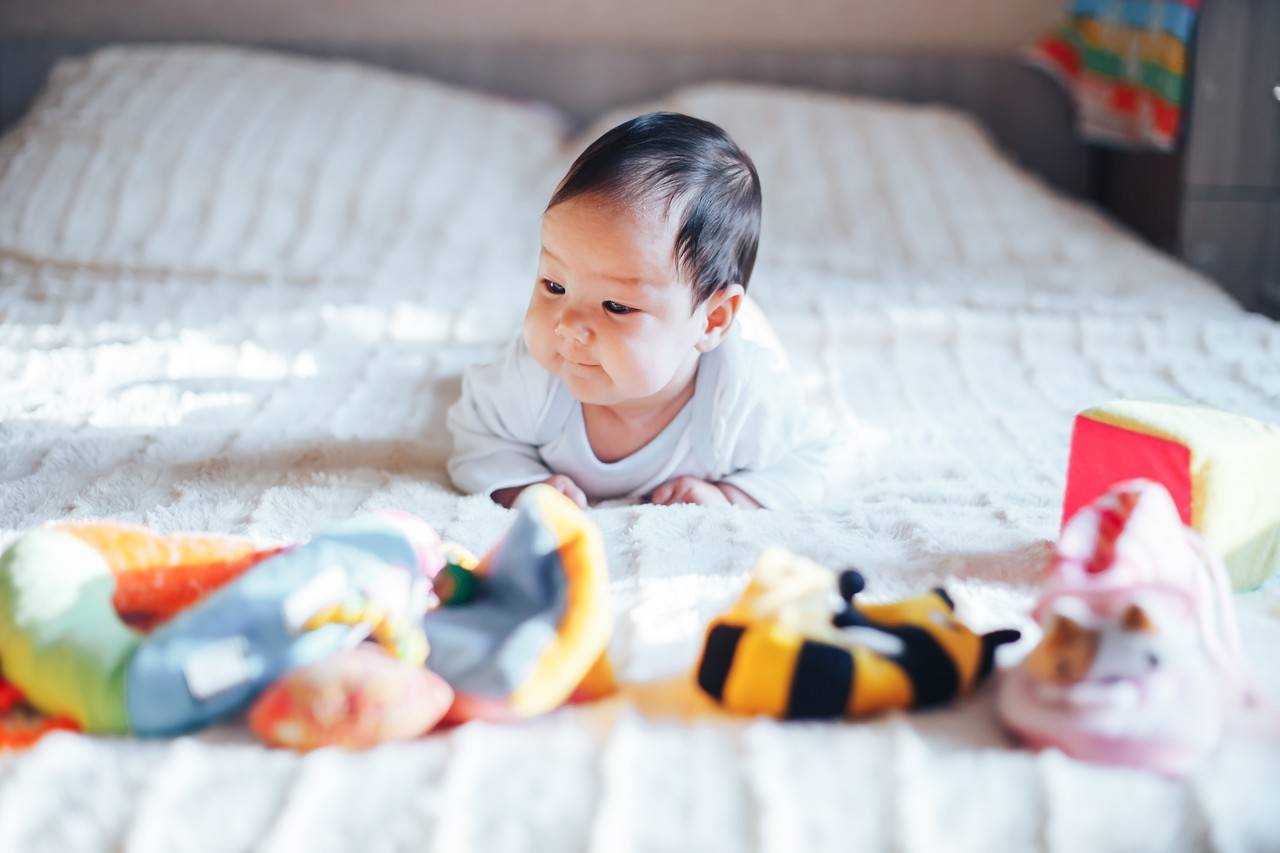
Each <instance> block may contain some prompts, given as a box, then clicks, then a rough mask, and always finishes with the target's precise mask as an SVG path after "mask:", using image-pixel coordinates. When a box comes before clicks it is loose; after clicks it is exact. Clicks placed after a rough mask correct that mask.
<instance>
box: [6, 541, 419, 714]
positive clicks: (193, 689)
mask: <svg viewBox="0 0 1280 853" xmlns="http://www.w3.org/2000/svg"><path fill="white" fill-rule="evenodd" d="M121 527H125V526H121ZM106 530H107V526H105V525H103V526H100V527H99V529H97V530H96V531H95V532H94V533H93V534H92V535H84V529H79V530H73V529H64V528H59V527H56V526H55V527H46V528H40V529H37V530H34V531H31V532H29V533H27V534H25V535H24V536H22V537H20V538H19V539H18V540H17V541H16V542H14V543H13V544H12V545H11V546H10V547H9V548H8V549H7V550H6V551H5V552H4V553H3V555H0V669H2V670H3V674H4V677H5V678H7V679H8V680H9V681H11V682H12V683H13V685H14V686H15V687H16V688H17V689H19V690H20V691H21V692H22V693H23V694H24V695H25V697H26V699H27V701H28V702H29V703H30V704H31V705H32V707H34V708H35V709H37V710H38V711H40V712H42V713H44V714H46V715H49V716H53V717H65V718H68V719H70V720H72V721H73V722H74V723H75V724H76V725H77V726H79V727H80V728H82V729H83V730H85V731H87V732H104V733H123V732H134V733H137V734H144V735H160V734H174V733H178V732H183V731H189V730H191V729H194V728H198V727H200V726H202V725H205V724H207V723H210V722H212V721H214V720H217V719H220V718H222V717H225V716H227V715H229V714H232V713H235V712H238V711H240V710H243V709H244V708H245V707H246V706H247V705H248V703H249V702H250V701H251V700H252V699H253V698H254V697H255V696H256V695H257V693H258V692H259V691H260V690H261V689H262V688H263V687H265V686H267V685H268V684H270V683H271V682H272V681H274V680H275V679H276V678H277V677H279V676H280V675H281V674H283V673H284V672H287V671H289V670H291V669H294V668H296V667H299V666H302V665H305V664H308V663H313V662H315V661H318V660H321V659H323V658H325V657H327V656H329V655H332V654H333V653H335V652H337V651H339V650H340V649H343V648H346V647H348V646H350V645H352V644H353V643H355V642H358V641H359V640H360V639H361V638H362V637H364V636H366V635H368V634H369V633H370V632H374V633H376V634H377V637H378V639H379V640H380V641H381V642H382V643H383V644H384V645H385V646H387V648H388V649H389V650H390V651H392V652H393V653H395V654H398V655H401V656H403V657H405V658H406V659H408V660H410V661H411V662H413V663H415V664H418V665H420V664H421V663H422V660H423V659H425V656H426V644H425V639H424V637H423V635H422V631H421V627H420V619H421V616H420V614H421V611H422V608H423V606H424V603H425V595H426V591H425V587H426V575H428V574H431V573H434V572H435V571H438V569H439V565H438V564H435V565H424V564H423V562H422V561H423V560H424V559H427V560H433V559H438V555H439V541H438V537H435V534H434V532H433V531H431V530H430V528H429V527H427V526H426V525H425V524H423V523H422V522H420V521H417V520H416V519H413V520H412V521H407V520H405V519H404V518H399V517H395V518H393V517H388V516H370V517H365V518H360V519H354V520H352V521H350V522H348V523H346V524H344V525H341V526H339V527H338V528H336V529H335V530H332V531H330V532H328V533H325V534H322V535H320V536H317V537H316V538H315V539H312V540H311V541H309V542H307V543H305V544H302V545H298V546H295V547H293V548H290V549H288V550H285V551H282V552H280V553H275V554H272V555H270V556H267V557H265V558H263V559H261V560H259V561H257V562H254V563H253V564H252V566H251V568H249V569H246V570H244V571H243V573H241V574H239V575H238V576H237V577H235V578H234V579H232V580H230V581H228V582H227V583H225V585H223V586H221V587H220V588H218V589H217V590H215V591H213V592H211V593H209V594H207V595H206V596H205V597H204V598H202V599H201V600H199V601H198V603H196V604H194V605H193V606H191V607H190V608H188V609H186V610H183V611H181V612H180V613H178V614H177V615H176V616H174V617H173V618H171V619H169V620H168V621H167V622H165V623H164V624H163V625H162V626H161V627H160V628H158V629H157V630H156V631H154V632H153V633H151V634H143V633H141V632H139V631H137V630H135V629H134V628H132V627H130V626H128V625H126V624H125V623H124V622H123V621H122V619H121V618H120V615H119V614H118V613H117V611H116V608H115V606H114V603H113V602H114V600H115V594H116V590H117V571H113V560H115V559H116V558H118V556H119V553H120V552H121V550H124V551H127V550H129V549H128V548H125V549H117V550H115V551H113V550H112V547H113V546H114V545H115V544H119V543H120V542H122V541H130V542H134V543H145V542H146V541H147V538H148V537H151V540H152V541H151V544H150V545H147V546H146V548H153V550H151V551H149V552H148V553H153V554H154V553H160V552H162V551H163V548H161V547H160V546H163V545H164V544H165V543H164V542H163V540H164V539H165V537H162V536H157V535H155V534H150V533H149V532H148V533H147V536H143V535H141V534H138V535H134V534H135V533H137V531H126V534H127V535H124V536H123V537H115V538H112V537H109V536H104V532H105V531H106ZM197 541H198V537H186V538H185V539H184V538H183V537H181V536H179V537H174V538H173V539H172V540H171V541H170V543H169V544H170V545H173V544H174V543H175V542H176V543H177V545H176V546H175V548H176V550H174V551H173V552H172V553H173V554H176V555H177V558H178V559H185V558H186V557H189V556H190V554H191V548H195V550H198V551H201V553H207V552H209V551H210V549H212V550H213V551H215V552H217V554H218V559H224V558H225V559H229V560H233V561H234V560H240V559H244V558H246V557H247V556H248V555H250V554H251V553H252V552H253V549H252V548H251V547H249V546H247V545H246V543H244V542H242V541H235V540H234V538H232V539H227V540H225V541H223V540H220V539H217V538H213V539H210V540H209V541H207V542H204V543H203V544H200V545H199V547H196V546H195V545H193V543H196V542H197ZM91 543H92V544H91ZM95 544H96V545H97V546H98V547H95ZM153 546H154V547H153ZM205 546H209V547H205ZM223 546H226V547H225V548H223ZM433 546H434V551H433V550H432V548H433ZM100 548H101V550H100ZM146 548H144V549H143V550H146ZM154 548H160V551H156V550H154ZM184 549H185V550H184ZM219 549H222V550H219ZM228 549H229V550H228ZM136 552H137V551H136V549H135V553H136ZM183 555H186V556H185V557H184V556H183ZM237 555H238V556H237ZM199 559H203V558H199ZM197 562H199V560H197ZM201 564H205V563H201ZM115 568H116V569H120V566H119V565H115Z"/></svg>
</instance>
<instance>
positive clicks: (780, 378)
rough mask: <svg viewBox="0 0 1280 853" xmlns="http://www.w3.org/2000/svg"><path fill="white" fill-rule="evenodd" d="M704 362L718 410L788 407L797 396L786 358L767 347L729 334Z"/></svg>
mask: <svg viewBox="0 0 1280 853" xmlns="http://www.w3.org/2000/svg"><path fill="white" fill-rule="evenodd" d="M704 358H706V361H705V362H704V365H705V366H707V367H709V368H710V370H711V372H712V373H713V377H711V378H712V379H713V381H712V382H711V383H710V384H711V385H712V386H713V387H714V397H715V403H716V405H717V407H719V408H721V409H722V410H723V409H726V408H731V409H760V408H771V407H773V406H775V405H790V404H792V403H793V402H794V401H793V398H794V397H795V396H797V390H798V389H797V385H796V382H795V379H794V375H793V374H792V371H791V369H790V366H789V364H788V362H787V358H786V356H785V355H784V354H783V353H781V352H779V351H777V350H775V349H773V348H771V347H766V346H763V345H761V344H759V343H756V342H755V341H752V340H748V339H746V338H744V337H742V336H741V335H738V334H730V335H729V336H728V337H727V338H726V339H725V341H724V343H722V344H721V345H720V346H719V347H717V348H716V349H714V350H712V351H711V352H710V353H708V354H707V356H705V357H704ZM722 414H724V412H723V411H722Z"/></svg>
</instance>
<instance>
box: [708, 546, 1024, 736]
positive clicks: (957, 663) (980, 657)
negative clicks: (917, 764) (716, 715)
mask: <svg viewBox="0 0 1280 853" xmlns="http://www.w3.org/2000/svg"><path fill="white" fill-rule="evenodd" d="M862 586H863V581H862V576H861V575H859V574H858V573H857V572H855V571H845V572H841V573H840V574H839V575H836V574H834V573H832V572H830V571H828V570H827V569H824V568H823V567H822V566H819V565H818V564H817V563H813V562H810V561H809V560H806V559H804V558H802V557H796V556H794V555H792V554H790V553H788V552H786V551H784V550H782V549H780V548H770V549H768V550H766V551H764V552H763V553H762V554H761V555H760V558H759V560H758V561H757V562H756V566H755V571H754V573H753V575H752V578H751V582H750V583H749V584H748V585H747V588H746V590H745V591H743V593H742V596H741V597H740V598H739V599H738V601H737V603H736V604H735V605H734V606H733V608H732V609H731V610H729V611H728V612H727V613H725V614H724V615H723V616H721V617H719V618H717V619H715V620H714V621H712V623H711V626H710V627H709V628H708V630H707V638H706V643H705V645H704V647H703V652H702V658H701V660H700V661H699V663H698V672H697V678H698V685H699V686H700V687H701V688H702V689H703V690H705V691H706V692H707V693H708V694H710V696H711V697H712V698H713V699H715V700H716V701H718V702H719V703H721V704H722V705H723V706H724V707H725V708H727V709H728V710H730V711H734V712H736V713H743V714H768V715H770V716H773V717H784V718H789V719H801V718H821V717H837V716H851V717H857V716H864V715H867V714H874V713H877V712H879V711H886V710H890V709H894V708H923V707H927V706H930V705H938V704H941V703H943V702H946V701H948V700H950V699H952V698H953V697H955V696H957V695H960V694H962V693H966V692H968V691H969V690H970V689H972V688H973V686H974V685H975V684H977V683H978V682H979V681H980V680H982V678H984V677H985V676H986V675H987V673H988V672H990V670H991V666H992V662H993V660H994V657H995V650H996V647H997V646H999V645H1001V644H1003V643H1010V642H1013V641H1014V640H1016V639H1018V636H1019V635H1018V632H1017V631H1014V630H1002V631H993V632H992V633H990V634H976V633H974V632H973V631H971V630H969V628H967V627H966V626H965V625H963V624H962V623H960V622H959V621H958V620H957V619H956V618H955V605H954V604H953V603H952V601H951V598H950V596H948V595H947V593H946V592H945V591H944V590H943V589H941V588H937V589H934V590H933V591H932V592H929V593H927V594H925V595H920V596H916V597H915V598H908V599H905V600H902V601H894V602H889V603H886V604H863V603H857V604H855V603H854V601H853V599H854V596H855V595H856V594H857V593H858V592H861V590H862Z"/></svg>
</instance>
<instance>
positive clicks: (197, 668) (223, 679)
mask: <svg viewBox="0 0 1280 853" xmlns="http://www.w3.org/2000/svg"><path fill="white" fill-rule="evenodd" d="M248 657H249V641H248V640H247V639H245V638H244V637H240V636H236V637H227V638H226V639H223V640H218V641H217V642H213V643H209V644H208V645H206V646H202V647H200V648H198V649H196V650H195V651H194V652H192V653H191V654H190V655H189V656H188V657H187V660H186V662H185V663H184V664H183V666H182V674H183V675H184V676H185V677H186V679H187V690H189V691H191V695H192V696H193V697H194V698H196V699H197V700H199V701H204V700H205V699H208V698H210V697H212V696H216V695H218V694H219V693H222V692H223V691H225V690H230V689H231V688H232V687H235V686H237V685H239V684H243V683H244V682H246V681H248V680H249V677H250V674H251V673H250V666H249V659H248Z"/></svg>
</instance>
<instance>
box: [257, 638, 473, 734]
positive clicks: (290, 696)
mask: <svg viewBox="0 0 1280 853" xmlns="http://www.w3.org/2000/svg"><path fill="white" fill-rule="evenodd" d="M452 702H453V691H452V690H451V689H450V688H449V685H448V684H446V683H445V681H444V679H442V678H440V676H438V675H436V674H435V673H433V672H431V671H430V670H428V669H425V668H423V667H421V666H415V665H414V664H411V663H407V662H405V661H403V660H398V659H396V658H395V657H392V656H391V655H389V654H387V653H386V652H384V651H383V650H382V649H381V648H379V647H378V646H375V645H371V644H369V643H362V644H361V645H359V646H357V647H356V648H354V649H345V650H343V651H340V652H338V653H337V654H335V655H333V656H332V657H329V658H326V659H324V660H321V661H318V662H316V663H313V664H310V665H309V666H305V667H302V668H301V669H298V670H295V671H294V672H291V673H289V674H288V675H286V676H284V677H283V678H282V679H280V680H279V681H277V682H276V683H275V684H273V685H271V686H270V687H268V688H267V689H266V690H265V691H264V692H263V694H262V695H261V696H260V697H259V698H258V700H257V701H256V702H255V703H254V704H253V708H252V709H251V710H250V711H249V716H248V723H249V728H250V730H251V731H253V733H254V734H255V735H257V736H258V738H259V739H260V740H261V741H263V742H264V743H267V744H269V745H271V746H279V747H285V748H288V749H298V750H308V749H315V748H317V747H322V746H338V747H343V748H346V749H359V748H362V747H370V746H376V745H377V744H380V743H387V742H389V741H397V740H408V739H410V738H414V737H417V736H418V735H421V734H423V733H424V732H427V731H430V730H431V728H432V727H434V726H435V724H436V723H438V722H439V721H440V718H441V717H443V716H444V714H445V711H447V710H448V709H449V706H450V705H451V704H452Z"/></svg>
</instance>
